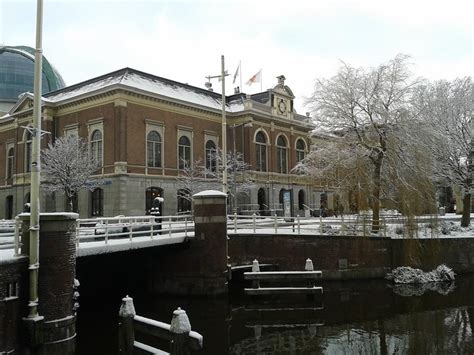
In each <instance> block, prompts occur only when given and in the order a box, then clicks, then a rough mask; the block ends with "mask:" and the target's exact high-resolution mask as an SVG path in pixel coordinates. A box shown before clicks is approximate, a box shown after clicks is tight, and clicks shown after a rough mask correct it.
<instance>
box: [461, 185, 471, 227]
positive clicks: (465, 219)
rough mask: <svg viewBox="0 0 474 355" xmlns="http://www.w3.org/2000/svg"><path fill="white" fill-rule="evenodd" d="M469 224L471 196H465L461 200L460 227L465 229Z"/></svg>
mask: <svg viewBox="0 0 474 355" xmlns="http://www.w3.org/2000/svg"><path fill="white" fill-rule="evenodd" d="M470 223H471V194H469V193H468V194H465V195H464V197H463V199H462V217H461V227H467V226H469V224H470Z"/></svg>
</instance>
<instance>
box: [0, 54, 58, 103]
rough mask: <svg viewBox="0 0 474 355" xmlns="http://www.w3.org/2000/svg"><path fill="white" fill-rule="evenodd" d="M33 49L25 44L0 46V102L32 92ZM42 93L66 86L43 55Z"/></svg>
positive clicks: (13, 100) (15, 99) (10, 100)
mask: <svg viewBox="0 0 474 355" xmlns="http://www.w3.org/2000/svg"><path fill="white" fill-rule="evenodd" d="M34 60H35V50H34V49H33V48H30V47H26V46H14V47H10V46H0V102H2V101H3V102H16V101H17V100H18V96H19V95H20V94H21V93H24V92H26V91H29V92H33V79H34V78H33V77H34ZM41 86H42V94H45V93H47V92H50V91H54V90H58V89H61V88H63V87H65V86H66V84H65V83H64V80H63V78H62V77H61V75H60V74H59V73H58V71H57V70H56V69H55V68H54V67H53V66H52V65H51V64H50V63H49V62H48V60H47V59H46V58H45V57H44V56H43V77H42V85H41Z"/></svg>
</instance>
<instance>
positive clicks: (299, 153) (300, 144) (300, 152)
mask: <svg viewBox="0 0 474 355" xmlns="http://www.w3.org/2000/svg"><path fill="white" fill-rule="evenodd" d="M304 150H305V144H304V141H303V140H302V139H298V140H297V141H296V162H297V163H299V162H300V161H302V160H303V159H304Z"/></svg>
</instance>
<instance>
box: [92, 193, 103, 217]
mask: <svg viewBox="0 0 474 355" xmlns="http://www.w3.org/2000/svg"><path fill="white" fill-rule="evenodd" d="M90 215H91V216H92V217H100V216H103V215H104V190H102V189H101V188H96V189H94V190H93V191H91V212H90Z"/></svg>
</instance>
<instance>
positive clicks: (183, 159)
mask: <svg viewBox="0 0 474 355" xmlns="http://www.w3.org/2000/svg"><path fill="white" fill-rule="evenodd" d="M178 166H179V168H180V169H184V168H185V167H190V166H191V141H190V140H189V138H188V137H186V136H181V137H180V138H179V141H178Z"/></svg>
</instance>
